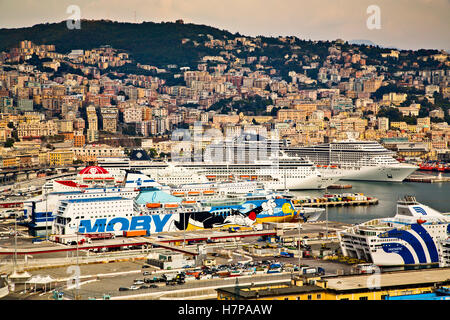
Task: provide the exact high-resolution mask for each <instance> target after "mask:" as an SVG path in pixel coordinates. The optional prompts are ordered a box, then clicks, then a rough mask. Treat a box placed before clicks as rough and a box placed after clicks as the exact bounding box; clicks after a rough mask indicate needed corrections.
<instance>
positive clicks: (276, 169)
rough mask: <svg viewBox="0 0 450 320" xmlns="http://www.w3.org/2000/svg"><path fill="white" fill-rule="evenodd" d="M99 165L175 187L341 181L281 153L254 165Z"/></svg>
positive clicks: (309, 185) (297, 186)
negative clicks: (209, 181)
mask: <svg viewBox="0 0 450 320" xmlns="http://www.w3.org/2000/svg"><path fill="white" fill-rule="evenodd" d="M142 152H143V151H142ZM98 165H99V166H101V167H103V168H106V169H108V171H109V172H111V173H112V172H118V171H123V172H125V170H126V169H131V170H138V171H141V172H142V173H144V174H147V175H149V176H151V177H152V178H153V179H155V180H156V181H158V182H160V183H163V182H165V183H167V184H173V185H176V184H186V183H199V182H204V181H198V179H199V177H206V178H208V179H213V180H214V181H220V180H222V181H224V180H255V181H258V182H261V183H263V184H264V187H265V188H267V189H271V190H310V189H311V190H315V189H325V188H327V187H328V186H330V185H332V184H334V183H335V182H336V181H337V180H339V177H338V176H334V175H332V174H329V175H326V176H324V175H323V174H322V173H321V172H319V170H318V169H317V167H316V166H315V165H314V164H313V163H312V162H311V161H309V160H306V159H303V158H299V157H289V156H287V155H286V154H284V153H283V152H281V151H280V152H278V154H277V155H276V156H275V155H272V157H271V158H268V159H267V160H254V161H252V162H237V163H235V162H228V161H223V162H200V161H199V162H170V163H169V162H156V161H136V160H130V159H128V158H119V159H99V161H98ZM158 172H166V173H167V172H171V174H170V175H169V176H168V177H167V179H171V180H170V181H168V180H158V178H159V177H160V175H159V174H158ZM186 172H190V174H189V175H186V174H185V173H186ZM189 177H190V179H189ZM189 180H190V181H189ZM162 181H163V182H162ZM170 182H171V183H170Z"/></svg>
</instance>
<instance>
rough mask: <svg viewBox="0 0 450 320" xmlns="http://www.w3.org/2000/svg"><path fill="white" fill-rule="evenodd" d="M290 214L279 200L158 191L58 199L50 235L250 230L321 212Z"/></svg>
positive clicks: (286, 202)
mask: <svg viewBox="0 0 450 320" xmlns="http://www.w3.org/2000/svg"><path fill="white" fill-rule="evenodd" d="M305 212H306V211H301V210H296V209H295V208H294V206H293V204H292V202H291V200H290V199H287V198H283V197H282V196H280V195H278V196H274V195H270V196H267V195H266V196H259V197H257V196H256V195H248V197H247V198H246V197H243V198H237V199H235V200H234V201H229V200H227V201H224V202H222V203H220V202H219V201H215V202H214V201H213V202H209V203H208V202H198V201H190V202H189V201H185V200H181V199H180V198H177V197H174V196H172V195H170V194H168V193H166V192H164V191H162V190H158V189H155V190H147V191H143V192H141V193H140V194H139V196H138V197H137V198H136V199H126V198H123V197H107V198H101V199H68V200H62V201H60V203H59V206H58V208H57V210H56V215H55V221H54V223H53V229H52V232H53V233H54V234H61V235H64V234H75V233H77V232H78V233H80V234H90V233H91V234H92V233H103V232H108V233H114V234H115V235H117V236H120V235H123V233H124V232H127V231H137V230H146V234H155V233H159V232H173V231H190V230H198V229H224V228H229V227H248V228H252V227H254V226H256V225H258V224H261V223H263V222H290V221H296V220H297V219H298V218H301V219H302V220H303V221H308V219H311V220H316V219H318V217H319V216H320V214H319V213H321V211H319V210H317V211H314V212H312V211H308V212H306V213H305Z"/></svg>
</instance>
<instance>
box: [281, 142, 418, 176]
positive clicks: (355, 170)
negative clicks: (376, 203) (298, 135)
mask: <svg viewBox="0 0 450 320" xmlns="http://www.w3.org/2000/svg"><path fill="white" fill-rule="evenodd" d="M284 151H285V152H286V153H287V154H289V155H295V156H301V157H305V158H307V159H309V160H310V161H312V162H314V164H316V165H317V166H318V168H319V170H320V171H321V172H322V173H323V174H324V175H325V176H326V175H332V176H339V177H340V180H363V181H392V182H401V181H403V180H404V179H405V178H407V177H408V176H409V175H410V174H411V173H413V172H414V171H416V170H417V169H418V167H417V166H414V165H411V164H404V163H400V162H398V161H397V160H396V159H394V158H393V156H394V155H395V153H394V152H392V151H389V150H387V149H386V148H384V147H383V146H382V145H380V144H379V143H378V142H376V141H357V140H354V139H349V140H344V141H339V142H331V143H325V144H320V145H317V146H309V147H285V148H284Z"/></svg>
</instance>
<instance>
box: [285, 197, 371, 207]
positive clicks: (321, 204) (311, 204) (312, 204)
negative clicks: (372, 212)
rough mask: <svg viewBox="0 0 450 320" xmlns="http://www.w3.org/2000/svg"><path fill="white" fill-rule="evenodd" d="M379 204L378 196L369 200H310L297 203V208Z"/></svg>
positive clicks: (295, 204)
mask: <svg viewBox="0 0 450 320" xmlns="http://www.w3.org/2000/svg"><path fill="white" fill-rule="evenodd" d="M376 204H378V199H377V198H370V199H367V200H345V201H324V202H308V203H295V202H294V206H295V208H301V207H314V208H321V207H348V206H369V205H376Z"/></svg>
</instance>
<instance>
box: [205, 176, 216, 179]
mask: <svg viewBox="0 0 450 320" xmlns="http://www.w3.org/2000/svg"><path fill="white" fill-rule="evenodd" d="M206 178H208V179H215V178H216V176H206Z"/></svg>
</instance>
